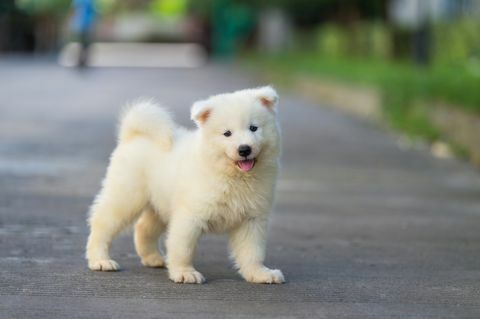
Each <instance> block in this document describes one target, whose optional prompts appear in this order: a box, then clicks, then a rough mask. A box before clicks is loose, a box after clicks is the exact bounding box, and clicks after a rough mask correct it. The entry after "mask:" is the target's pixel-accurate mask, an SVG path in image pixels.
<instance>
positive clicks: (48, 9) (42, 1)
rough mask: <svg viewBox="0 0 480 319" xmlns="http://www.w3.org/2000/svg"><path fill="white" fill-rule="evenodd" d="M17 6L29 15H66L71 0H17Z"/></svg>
mask: <svg viewBox="0 0 480 319" xmlns="http://www.w3.org/2000/svg"><path fill="white" fill-rule="evenodd" d="M15 4H16V6H17V7H18V8H19V9H21V10H23V11H25V12H27V13H29V14H37V15H38V14H64V13H65V12H67V11H68V9H69V8H70V5H71V1H70V0H16V1H15Z"/></svg>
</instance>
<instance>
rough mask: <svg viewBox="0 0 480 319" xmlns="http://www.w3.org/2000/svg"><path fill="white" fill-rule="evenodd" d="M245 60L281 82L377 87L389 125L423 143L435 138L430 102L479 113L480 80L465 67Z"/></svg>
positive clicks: (300, 56) (313, 56) (314, 56)
mask: <svg viewBox="0 0 480 319" xmlns="http://www.w3.org/2000/svg"><path fill="white" fill-rule="evenodd" d="M249 61H251V62H252V63H253V64H254V65H255V67H256V68H257V69H261V70H265V72H268V73H272V72H273V73H274V74H273V76H275V79H281V80H282V81H285V79H290V80H292V81H294V79H295V77H296V76H298V75H308V76H313V77H315V76H317V77H319V78H321V79H331V80H335V81H339V82H344V83H347V84H352V85H363V86H370V87H374V88H377V89H378V90H379V91H380V93H381V95H382V107H383V109H382V110H383V115H384V117H385V119H386V120H387V121H388V123H390V125H391V126H392V127H393V128H395V129H398V130H400V131H402V132H404V133H406V134H407V135H410V136H421V137H423V138H425V139H427V140H435V139H437V138H438V136H439V133H438V132H437V130H436V129H435V128H434V127H433V126H432V125H431V124H430V122H429V120H428V118H427V116H426V114H427V112H428V107H429V106H430V105H431V104H432V102H433V103H434V102H439V101H442V102H447V103H449V104H451V105H453V106H456V107H461V108H464V109H466V110H467V111H471V112H476V113H479V114H480V90H479V89H478V88H479V87H480V76H477V75H475V74H473V73H472V72H470V70H469V68H468V67H466V66H464V67H458V66H453V65H432V66H431V67H429V68H418V67H415V66H414V65H413V64H411V63H409V62H391V61H384V60H383V61H382V60H378V59H367V58H353V57H350V58H345V57H326V56H321V55H319V54H318V53H289V54H284V55H277V56H266V55H253V56H250V58H249Z"/></svg>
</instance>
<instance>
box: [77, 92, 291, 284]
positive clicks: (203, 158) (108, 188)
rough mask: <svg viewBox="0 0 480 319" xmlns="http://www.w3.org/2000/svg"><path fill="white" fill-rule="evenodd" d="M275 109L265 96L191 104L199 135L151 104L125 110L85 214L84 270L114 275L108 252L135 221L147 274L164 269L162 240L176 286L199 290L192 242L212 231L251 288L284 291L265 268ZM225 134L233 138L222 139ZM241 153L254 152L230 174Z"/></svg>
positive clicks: (279, 277) (272, 98)
mask: <svg viewBox="0 0 480 319" xmlns="http://www.w3.org/2000/svg"><path fill="white" fill-rule="evenodd" d="M266 101H267V102H266ZM277 101H278V96H277V94H276V92H275V90H273V89H272V88H271V87H263V88H257V89H248V90H242V91H237V92H233V93H228V94H221V95H217V96H213V97H210V98H209V99H207V100H204V101H200V102H196V103H195V104H194V105H193V106H192V110H191V116H192V119H193V120H194V121H195V122H196V123H197V125H198V127H199V128H198V129H197V130H195V131H187V130H185V129H183V128H181V127H178V126H176V125H175V124H174V122H173V121H172V120H171V118H170V116H169V114H168V113H167V112H166V111H165V110H164V109H162V108H160V107H158V106H156V105H155V104H154V103H153V102H151V101H143V102H139V103H137V104H136V105H134V106H132V107H130V108H129V109H128V110H127V111H126V113H125V114H124V116H123V118H122V121H121V125H120V132H119V143H118V146H117V148H116V149H115V151H114V152H113V153H112V156H111V159H110V165H109V167H108V170H107V174H106V177H105V180H104V182H103V187H102V190H101V191H100V193H99V194H98V195H97V197H96V199H95V201H94V203H93V205H92V207H91V215H90V219H89V222H90V228H91V233H90V236H89V239H88V243H87V251H86V257H87V259H88V265H89V267H90V269H93V270H103V271H114V270H117V269H118V268H119V266H118V264H117V263H116V262H115V261H113V260H112V259H111V258H110V256H109V247H110V244H111V242H112V240H113V239H114V237H115V236H116V235H117V234H118V233H119V232H120V231H121V230H123V229H124V228H125V227H126V226H127V225H129V224H131V223H133V222H134V221H135V220H137V219H138V221H137V222H136V225H135V236H134V239H135V247H136V250H137V253H138V254H139V255H140V258H141V261H142V263H143V264H144V265H145V266H150V267H163V266H165V260H164V258H163V257H162V256H161V255H160V253H159V250H158V238H159V236H160V235H161V234H162V233H163V232H164V231H168V236H167V240H166V247H167V255H168V258H167V263H166V264H167V265H168V269H169V276H170V279H171V280H173V281H175V282H182V283H202V282H203V281H204V277H203V276H202V274H200V273H199V272H198V271H196V270H195V268H194V267H193V263H192V259H193V255H194V251H195V247H196V243H197V240H198V238H199V237H200V235H202V234H203V233H209V232H215V233H223V232H227V233H228V234H229V236H230V246H231V251H232V257H233V259H234V260H235V263H236V266H237V267H238V269H239V272H240V274H241V275H242V276H243V277H244V278H245V279H246V280H247V281H250V282H257V283H282V282H284V277H283V274H282V273H281V272H280V270H273V269H269V268H267V267H265V266H264V265H263V261H264V258H265V241H266V231H267V221H268V215H269V212H270V209H271V206H272V201H273V195H274V188H275V182H276V177H277V170H278V157H279V153H280V144H279V133H278V127H277V122H276V119H275V113H276V112H275V110H276V105H277ZM205 112H207V113H205ZM251 125H254V126H257V127H258V129H257V131H255V132H252V131H251V130H250V126H251ZM227 130H230V131H231V132H232V135H231V136H230V137H226V136H224V132H225V131H227ZM245 144H246V145H249V146H250V147H251V149H252V154H251V155H250V156H249V157H248V159H251V158H255V159H256V164H255V166H254V167H253V169H252V170H251V171H248V172H245V171H242V170H240V169H239V167H237V165H236V161H239V160H241V159H242V157H240V156H239V155H238V147H239V146H240V145H245Z"/></svg>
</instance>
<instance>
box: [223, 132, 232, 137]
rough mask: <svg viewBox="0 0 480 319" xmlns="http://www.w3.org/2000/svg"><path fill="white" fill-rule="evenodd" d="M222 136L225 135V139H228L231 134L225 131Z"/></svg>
mask: <svg viewBox="0 0 480 319" xmlns="http://www.w3.org/2000/svg"><path fill="white" fill-rule="evenodd" d="M223 135H225V136H226V137H229V136H232V132H231V131H226V132H225V133H223Z"/></svg>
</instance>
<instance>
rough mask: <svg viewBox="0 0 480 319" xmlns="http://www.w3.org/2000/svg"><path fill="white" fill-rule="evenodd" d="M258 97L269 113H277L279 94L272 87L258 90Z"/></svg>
mask: <svg viewBox="0 0 480 319" xmlns="http://www.w3.org/2000/svg"><path fill="white" fill-rule="evenodd" d="M256 96H257V98H258V100H259V101H260V104H262V106H264V107H266V108H267V109H268V110H269V111H272V112H276V111H277V105H278V94H277V92H276V91H275V89H274V88H273V87H271V86H264V87H261V88H258V89H257V92H256Z"/></svg>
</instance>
